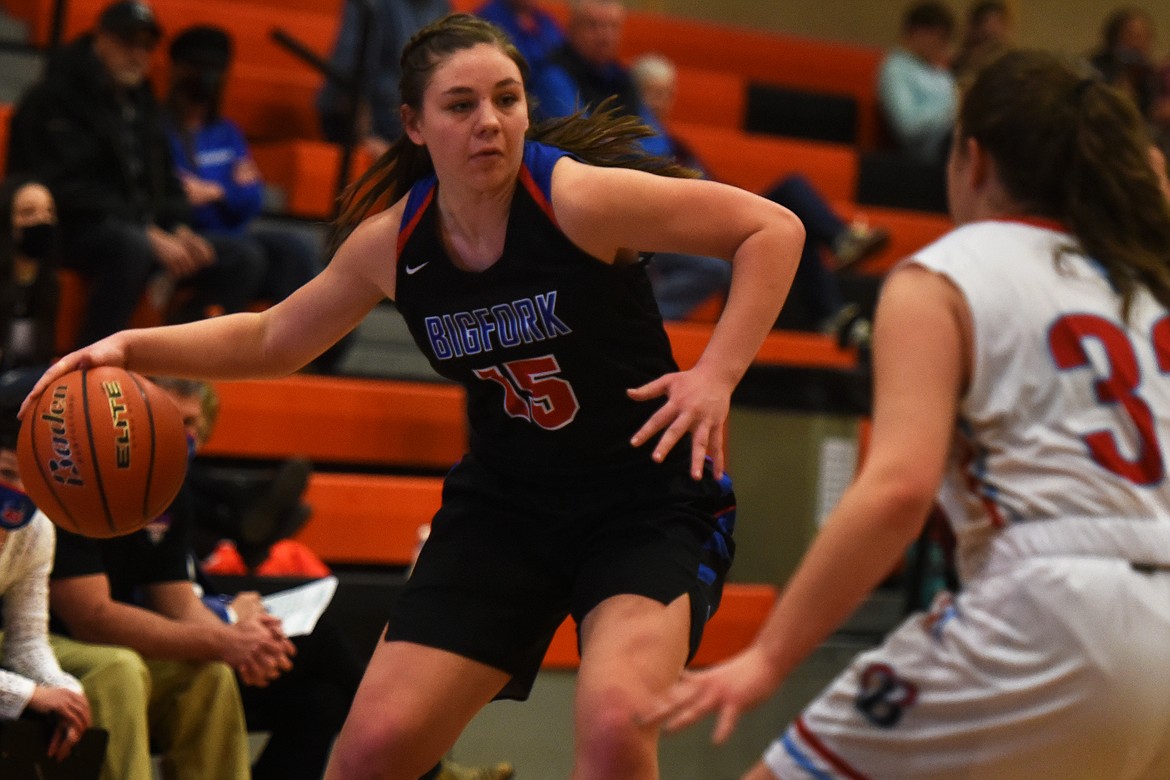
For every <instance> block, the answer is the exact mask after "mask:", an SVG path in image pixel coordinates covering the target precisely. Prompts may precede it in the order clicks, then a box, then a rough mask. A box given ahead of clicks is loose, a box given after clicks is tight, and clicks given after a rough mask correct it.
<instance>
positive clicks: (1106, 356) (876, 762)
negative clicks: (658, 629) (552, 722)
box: [650, 52, 1170, 780]
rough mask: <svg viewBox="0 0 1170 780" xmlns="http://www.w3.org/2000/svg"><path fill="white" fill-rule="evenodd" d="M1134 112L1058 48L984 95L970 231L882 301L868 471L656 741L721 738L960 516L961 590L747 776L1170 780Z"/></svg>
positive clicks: (1158, 283) (1168, 291)
mask: <svg viewBox="0 0 1170 780" xmlns="http://www.w3.org/2000/svg"><path fill="white" fill-rule="evenodd" d="M1148 144H1149V142H1148V139H1147V138H1146V136H1145V132H1144V130H1143V128H1142V122H1141V118H1140V117H1139V116H1138V114H1137V112H1136V111H1135V110H1134V108H1133V107H1132V105H1131V104H1130V103H1129V102H1127V100H1126V98H1125V97H1124V96H1122V95H1121V94H1120V93H1118V92H1116V91H1114V90H1113V89H1110V88H1107V87H1105V86H1103V85H1102V84H1101V83H1099V82H1097V81H1093V80H1091V79H1088V78H1084V76H1083V74H1081V73H1079V72H1077V71H1076V70H1075V69H1074V68H1073V67H1071V66H1069V65H1066V64H1065V63H1064V62H1062V61H1061V60H1059V59H1057V58H1056V57H1054V56H1051V55H1048V54H1040V53H1034V52H1021V53H1014V54H1010V55H1006V56H1004V57H1003V58H1002V59H999V60H997V61H996V62H995V63H994V64H993V65H991V66H990V67H989V68H988V69H987V70H985V71H984V72H983V74H982V75H981V76H980V77H979V78H978V80H977V81H976V83H975V84H974V85H973V87H972V88H971V90H970V92H969V93H968V94H967V95H966V98H965V100H964V101H963V107H962V111H961V113H960V121H959V124H958V127H957V128H956V140H955V142H954V147H953V149H952V151H951V158H950V163H949V171H948V175H949V188H950V203H951V211H952V213H953V216H954V217H955V220H956V222H958V223H959V224H960V225H961V227H959V228H958V229H956V230H955V231H953V232H952V233H950V234H949V235H947V236H946V237H944V238H942V239H941V240H939V241H938V242H936V243H935V244H933V245H931V246H929V247H927V248H926V249H923V250H922V251H921V252H919V253H917V254H916V255H915V256H913V257H912V258H910V260H909V261H907V262H906V263H904V264H903V265H902V266H900V268H899V269H898V270H896V271H895V272H894V273H893V274H892V275H891V277H890V279H889V280H888V281H887V283H886V286H885V290H884V292H883V294H882V300H881V303H880V305H879V309H878V315H877V322H876V331H875V334H874V336H875V338H874V348H875V352H874V356H875V360H874V370H875V406H874V416H873V437H872V439H871V449H870V452H869V454H868V456H867V457H866V461H865V464H864V466H863V468H862V470H861V473H860V474H859V475H858V477H857V480H856V482H855V483H854V484H853V485H852V486H851V487H850V488H849V490H848V491H847V492H846V494H845V495H844V496H843V497H842V499H841V502H840V504H839V505H838V506H837V508H836V510H835V512H834V513H833V515H832V516H831V518H830V520H829V521H828V523H827V525H826V526H825V528H824V531H823V532H822V533H821V534H820V536H819V538H818V539H817V540H816V541H815V543H814V544H813V546H812V548H811V549H810V551H809V552H808V554H807V556H806V557H805V560H804V562H803V563H802V565H801V567H800V569H799V571H798V573H797V574H796V575H795V576H794V578H793V580H792V581H791V582H790V583H789V585H788V586H787V587H786V588H785V590H784V593H783V596H782V597H781V598H780V600H779V602H778V603H777V605H776V607H775V608H774V610H773V612H772V614H771V615H770V616H769V618H768V621H767V622H766V624H765V625H764V627H763V628H762V630H761V631H760V634H759V636H758V637H757V638H756V640H755V642H754V643H753V644H752V645H751V646H749V648H748V649H747V650H745V651H744V652H743V653H741V654H740V655H738V656H737V657H735V658H733V659H731V660H729V661H728V662H727V663H725V664H723V665H721V666H719V667H716V668H713V669H709V670H705V671H702V672H698V673H695V674H690V673H684V675H683V679H682V680H681V681H680V682H679V683H677V684H676V686H674V687H673V688H672V689H671V691H670V693H669V694H668V695H667V696H666V697H664V698H663V700H662V701H661V703H660V706H659V708H658V709H657V710H656V711H655V712H654V713H653V717H651V718H650V720H652V721H655V720H665V721H666V723H667V725H668V727H670V728H681V727H682V726H685V725H687V724H689V723H693V722H694V721H695V720H696V719H697V718H698V717H700V716H701V715H703V714H705V713H716V714H717V722H716V727H715V740H716V741H717V742H719V741H723V740H725V739H726V738H727V736H728V734H729V733H730V732H731V730H732V728H733V727H734V725H735V723H736V721H737V719H738V718H739V716H740V715H741V714H742V713H743V712H744V710H746V709H748V708H749V707H752V706H754V705H756V704H758V703H759V702H761V701H762V700H764V699H765V698H767V697H768V696H769V695H770V694H771V693H772V692H773V691H775V690H776V688H777V687H778V686H779V685H780V683H781V682H782V681H783V680H784V678H785V677H786V676H787V675H788V674H789V673H790V672H791V671H792V670H793V668H794V667H795V666H796V665H797V664H798V663H799V662H800V661H801V660H802V659H803V658H804V657H805V656H807V655H808V654H809V653H810V652H811V651H812V650H813V649H814V648H815V647H816V646H817V645H818V644H819V643H820V642H821V641H822V640H823V639H824V638H825V637H826V636H827V635H828V634H829V632H831V631H832V630H833V629H834V628H835V627H836V626H837V625H838V624H840V623H841V622H842V620H844V619H845V617H846V616H848V615H849V613H850V612H852V611H853V609H854V608H855V607H856V606H857V605H858V604H859V603H860V602H861V600H862V598H863V597H864V596H865V594H866V593H868V592H869V590H870V589H871V588H873V587H874V586H875V585H876V584H877V583H878V582H879V581H880V580H881V579H882V578H883V577H884V576H885V575H886V574H887V573H888V572H890V571H891V570H892V569H893V567H894V566H895V565H896V561H898V559H899V558H900V556H901V555H902V553H903V551H904V550H905V549H906V547H907V545H908V544H909V543H910V542H911V540H913V539H914V538H915V535H916V534H917V533H918V531H919V529H920V528H921V527H922V524H923V522H924V519H925V517H926V515H927V510H928V509H929V507H930V505H931V502H932V501H934V500H935V491H936V489H937V488H938V486H939V484H940V482H941V484H942V489H941V491H940V492H939V493H938V500H939V501H940V502H941V504H942V505H943V506H944V508H945V509H946V510H947V514H948V515H949V517H950V520H951V522H952V524H953V526H954V529H955V533H956V535H957V537H958V539H959V551H958V558H959V567H960V574H961V576H962V579H963V584H964V588H963V591H962V593H961V594H959V595H958V596H957V597H954V598H953V600H952V599H950V598H943V599H940V600H939V602H937V604H936V607H935V609H934V610H933V611H932V612H931V613H930V614H928V615H919V616H915V617H912V618H911V619H909V620H908V621H907V622H906V623H904V624H903V625H902V626H901V627H900V628H899V629H898V630H897V631H896V632H895V633H893V634H892V635H891V636H890V637H889V638H888V639H887V641H886V642H885V644H883V645H882V646H881V647H880V648H878V649H876V650H874V651H871V652H867V653H863V654H862V655H860V656H859V657H858V658H857V659H856V660H855V661H854V663H853V664H852V665H851V666H850V667H849V668H848V669H847V670H846V671H845V672H844V673H843V674H842V675H841V676H840V677H839V678H838V679H837V680H836V681H835V682H833V683H832V684H831V685H830V686H829V688H828V689H827V690H826V691H825V692H824V693H823V694H822V695H821V696H820V697H819V698H818V699H817V700H816V701H814V702H813V703H812V705H811V706H809V707H808V708H807V709H806V710H805V711H804V713H803V715H801V716H800V717H799V718H797V720H796V721H795V723H794V724H792V725H791V726H790V727H789V728H788V730H787V731H785V732H784V733H783V734H782V735H781V736H780V737H779V738H778V739H777V741H776V742H775V743H774V744H773V745H772V746H771V747H770V748H769V749H768V750H767V752H766V753H765V755H764V758H763V761H762V762H761V763H759V764H758V765H757V766H756V767H755V768H753V769H752V770H751V771H749V772H748V774H747V775H746V777H747V778H750V780H771V779H772V778H776V777H778V778H783V780H795V779H797V778H812V777H815V778H844V777H850V778H860V777H874V778H910V779H911V780H913V779H914V778H964V780H974V779H976V778H995V779H996V780H1004V778H1037V777H1046V778H1047V777H1052V778H1056V777H1059V778H1106V777H1107V778H1151V779H1153V778H1165V777H1170V682H1168V678H1167V675H1166V672H1165V670H1166V669H1167V668H1170V492H1168V490H1167V482H1166V468H1167V458H1168V457H1170V381H1167V377H1166V374H1167V372H1170V316H1168V314H1167V307H1168V305H1170V209H1168V208H1167V201H1166V199H1165V198H1163V197H1162V194H1161V192H1160V191H1159V188H1158V182H1157V179H1156V177H1155V175H1154V172H1153V170H1152V169H1151V167H1150V164H1149V158H1148V155H1147V149H1148Z"/></svg>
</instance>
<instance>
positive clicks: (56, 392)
mask: <svg viewBox="0 0 1170 780" xmlns="http://www.w3.org/2000/svg"><path fill="white" fill-rule="evenodd" d="M16 452H17V459H18V462H19V466H20V476H21V480H22V481H23V482H24V487H25V490H26V492H27V493H28V495H29V497H31V498H32V500H33V502H34V503H36V505H37V507H38V508H40V510H41V511H43V512H44V513H45V514H46V515H48V516H49V519H50V520H52V521H53V522H54V523H56V524H57V525H58V526H60V527H61V528H64V529H65V530H67V531H72V532H73V533H77V534H82V535H84V536H91V537H96V538H106V537H111V536H121V535H123V534H128V533H131V532H133V531H137V530H138V529H139V528H142V527H143V526H145V525H146V524H147V523H149V522H150V521H151V520H153V519H154V518H156V517H158V516H159V515H160V514H162V512H163V510H165V509H166V508H167V506H168V505H170V503H171V501H173V500H174V498H175V495H176V494H177V493H178V492H179V488H180V487H181V486H182V484H183V478H184V477H185V476H186V472H187V436H186V432H185V430H184V427H183V420H182V418H181V417H180V416H179V410H178V409H177V408H175V405H174V403H173V402H172V401H171V400H170V398H169V397H168V396H167V395H166V393H164V392H163V391H162V390H160V389H159V388H158V387H156V386H155V385H153V384H151V383H150V382H149V381H147V380H146V379H144V378H143V377H141V376H139V375H138V374H134V373H132V372H129V371H125V370H123V369H120V368H111V367H108V366H103V367H98V368H94V369H82V370H79V371H73V372H71V373H68V374H66V375H64V376H62V377H61V378H60V379H58V380H57V381H56V382H54V383H52V384H51V385H50V386H49V387H47V388H45V392H44V393H42V394H41V396H40V397H39V398H38V399H37V401H36V405H35V406H34V407H33V408H31V409H29V410H28V412H26V414H25V417H24V422H23V424H22V425H21V427H20V436H19V438H18V440H17V449H16Z"/></svg>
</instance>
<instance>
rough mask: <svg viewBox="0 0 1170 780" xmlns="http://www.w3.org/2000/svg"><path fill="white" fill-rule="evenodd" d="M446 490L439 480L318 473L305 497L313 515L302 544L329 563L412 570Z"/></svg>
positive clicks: (299, 539) (302, 533) (298, 538)
mask: <svg viewBox="0 0 1170 780" xmlns="http://www.w3.org/2000/svg"><path fill="white" fill-rule="evenodd" d="M442 489H443V482H442V480H441V479H440V478H438V477H397V476H374V475H369V474H314V475H313V476H312V477H311V478H310V480H309V488H308V490H307V491H306V493H305V497H304V500H305V503H307V504H308V505H309V506H310V507H312V515H311V516H310V519H309V522H308V523H307V524H306V525H305V527H304V528H303V529H301V531H300V532H299V533H298V534H297V535H296V539H297V540H298V541H301V542H304V543H305V544H307V545H308V546H309V547H311V548H312V550H313V552H315V553H317V555H319V556H321V559H322V560H324V561H326V562H327V563H344V564H374V565H378V566H407V565H409V564H410V562H411V560H412V557H413V555H414V550H415V546H416V545H417V544H418V529H419V527H420V526H423V525H426V524H428V523H430V522H431V518H432V517H433V516H434V514H435V512H436V511H438V509H439V503H440V498H441V495H442Z"/></svg>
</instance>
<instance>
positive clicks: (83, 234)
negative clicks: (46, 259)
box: [8, 0, 264, 346]
mask: <svg viewBox="0 0 1170 780" xmlns="http://www.w3.org/2000/svg"><path fill="white" fill-rule="evenodd" d="M161 37H162V27H161V25H160V24H159V22H158V19H157V18H156V16H155V13H154V11H153V10H152V9H151V7H150V6H149V5H147V4H146V3H144V2H142V1H141V0H118V1H117V2H114V3H112V4H110V5H108V6H106V7H105V8H104V9H103V10H102V12H101V14H100V15H99V16H98V19H97V24H96V25H95V27H94V30H93V31H92V32H91V33H88V34H86V35H83V36H81V37H80V38H79V39H77V40H76V41H73V42H71V43H69V44H68V45H66V46H64V47H62V48H61V49H59V50H58V51H56V52H55V53H54V54H53V56H52V57H51V58H50V59H49V62H48V64H47V66H46V68H45V72H44V74H43V75H42V77H41V78H40V80H39V81H37V82H36V83H35V84H33V85H32V86H31V87H30V88H29V90H28V91H27V92H26V93H25V94H24V95H23V96H22V97H21V99H20V100H19V101H18V102H17V106H16V110H15V112H14V114H13V117H12V125H11V131H10V136H9V156H8V165H9V170H10V171H11V172H14V173H26V174H30V175H32V176H36V177H37V178H38V179H40V180H41V181H43V182H45V184H46V185H48V186H49V188H50V189H51V190H52V191H53V193H54V194H55V196H56V198H57V207H58V211H59V214H60V225H61V235H62V239H63V241H62V244H63V246H62V248H63V250H64V251H63V263H62V264H63V265H64V266H65V267H66V268H71V269H72V270H75V271H77V272H79V273H80V274H81V275H82V276H84V277H85V278H86V279H87V281H88V282H89V288H88V289H89V301H88V303H87V306H86V311H85V314H84V316H83V317H82V324H81V332H80V334H79V335H78V337H77V339H76V341H77V346H81V345H84V344H90V343H92V342H94V341H97V340H98V339H100V338H102V337H104V336H107V335H109V334H111V333H114V332H115V331H118V330H121V329H123V328H126V327H127V326H129V324H130V319H131V316H132V315H133V313H134V310H135V308H136V307H137V305H138V302H139V301H140V300H141V299H142V297H143V293H144V291H145V290H146V287H147V284H148V282H149V281H150V280H151V279H152V278H154V279H157V280H160V282H163V283H165V286H166V287H170V286H171V285H183V286H190V287H191V288H192V289H193V291H194V295H193V296H192V299H191V301H192V302H191V304H190V307H189V309H188V310H187V311H186V312H184V315H183V316H185V318H187V319H193V318H195V317H197V316H201V315H202V313H203V312H204V311H206V310H209V309H215V310H219V311H240V310H242V309H243V308H245V306H246V305H247V304H248V302H249V301H250V300H252V298H253V297H254V294H255V292H256V289H257V287H258V286H259V283H260V277H261V274H262V273H263V271H264V267H263V258H261V257H259V256H258V255H257V253H256V252H254V251H253V250H252V249H251V248H250V247H248V246H245V245H243V244H241V243H240V242H238V241H235V240H233V239H231V238H230V237H203V236H201V235H199V234H198V233H197V232H196V231H195V230H193V229H192V228H191V227H189V225H190V221H191V206H190V204H189V203H188V201H187V197H186V195H185V193H184V191H183V188H182V186H181V185H180V183H179V179H178V177H177V176H176V175H175V171H174V163H173V161H172V159H171V154H170V148H169V145H168V142H167V138H166V131H165V128H164V124H163V122H164V120H163V114H162V110H161V108H160V107H159V104H158V101H157V100H156V99H155V97H154V94H153V92H152V91H151V87H150V84H149V82H148V80H147V76H148V74H149V71H150V65H151V58H152V54H153V53H154V51H155V49H156V48H157V47H158V43H159V41H160V39H161ZM159 286H160V288H161V287H163V286H164V285H163V284H160V285H159ZM152 289H153V288H152Z"/></svg>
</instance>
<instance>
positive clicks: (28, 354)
mask: <svg viewBox="0 0 1170 780" xmlns="http://www.w3.org/2000/svg"><path fill="white" fill-rule="evenodd" d="M60 254H61V245H60V238H59V234H58V230H57V206H56V203H55V202H54V200H53V195H52V193H51V192H49V189H48V188H47V187H46V186H45V185H43V184H41V183H40V182H38V181H36V180H34V179H31V178H29V177H27V176H12V177H9V178H8V179H7V180H5V182H4V184H3V185H0V280H3V285H2V286H0V373H2V372H4V371H9V370H11V369H14V368H26V367H30V366H40V367H41V368H44V367H46V366H48V364H49V363H50V362H51V361H52V360H53V357H54V356H55V355H56V340H57V298H58V294H59V290H58V284H57V263H58V261H59V259H60Z"/></svg>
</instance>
